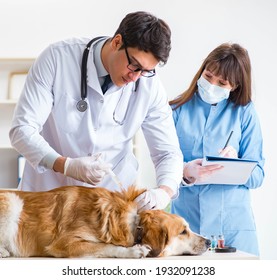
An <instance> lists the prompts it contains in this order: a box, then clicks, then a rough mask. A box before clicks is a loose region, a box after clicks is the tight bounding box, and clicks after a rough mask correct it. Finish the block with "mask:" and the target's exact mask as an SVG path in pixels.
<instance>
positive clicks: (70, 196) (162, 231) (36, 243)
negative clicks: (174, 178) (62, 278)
mask: <svg viewBox="0 0 277 280" xmlns="http://www.w3.org/2000/svg"><path fill="white" fill-rule="evenodd" d="M143 191H144V190H141V189H136V188H135V187H134V186H132V187H130V188H128V190H126V191H123V192H111V191H108V190H107V189H104V188H100V187H97V188H87V187H80V186H64V187H60V188H57V189H53V190H50V191H47V192H22V191H3V190H2V191H0V257H9V256H15V257H30V256H38V257H83V256H90V257H118V258H141V257H146V256H152V257H156V256H169V255H182V254H201V253H203V252H204V251H206V250H207V248H208V246H209V241H208V240H207V239H205V238H204V237H202V236H199V235H196V234H195V233H193V232H192V231H191V230H190V229H189V226H188V224H187V223H186V222H185V220H184V219H183V218H181V217H179V216H177V215H174V214H169V213H166V212H164V211H162V210H148V211H142V212H141V213H137V205H136V203H135V201H134V199H135V198H136V197H137V196H138V195H139V194H140V193H142V192H143Z"/></svg>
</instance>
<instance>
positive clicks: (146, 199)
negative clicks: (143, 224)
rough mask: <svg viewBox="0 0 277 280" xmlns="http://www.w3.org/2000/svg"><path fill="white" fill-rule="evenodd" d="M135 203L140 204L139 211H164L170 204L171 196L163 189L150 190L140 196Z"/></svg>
mask: <svg viewBox="0 0 277 280" xmlns="http://www.w3.org/2000/svg"><path fill="white" fill-rule="evenodd" d="M135 201H136V202H137V203H138V211H139V212H141V211H143V210H150V209H164V208H166V206H167V205H168V204H169V202H170V196H169V194H168V193H167V192H166V191H165V190H163V189H161V188H156V189H150V190H147V191H145V192H143V193H142V194H140V195H139V196H138V197H137V198H136V199H135Z"/></svg>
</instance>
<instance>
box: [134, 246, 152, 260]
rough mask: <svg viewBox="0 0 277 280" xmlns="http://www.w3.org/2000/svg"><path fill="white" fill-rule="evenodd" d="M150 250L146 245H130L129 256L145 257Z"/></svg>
mask: <svg viewBox="0 0 277 280" xmlns="http://www.w3.org/2000/svg"><path fill="white" fill-rule="evenodd" d="M150 251H151V248H150V246H148V245H135V246H133V247H130V251H129V253H130V255H129V257H130V258H135V259H140V258H145V257H146V256H147V255H148V253H149V252H150Z"/></svg>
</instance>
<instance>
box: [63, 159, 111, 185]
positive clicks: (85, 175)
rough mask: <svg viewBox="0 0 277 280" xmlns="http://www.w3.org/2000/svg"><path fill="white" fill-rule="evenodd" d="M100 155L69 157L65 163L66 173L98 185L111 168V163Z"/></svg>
mask: <svg viewBox="0 0 277 280" xmlns="http://www.w3.org/2000/svg"><path fill="white" fill-rule="evenodd" d="M100 156H101V154H97V155H92V156H90V157H80V158H67V159H66V161H65V164H64V175H66V176H69V177H71V178H73V179H76V180H79V181H82V182H85V183H88V184H91V185H97V184H98V183H99V182H101V180H102V179H103V177H104V176H105V175H106V174H107V173H108V170H109V169H110V168H111V165H110V164H108V163H105V162H103V161H102V160H100V159H99V158H100Z"/></svg>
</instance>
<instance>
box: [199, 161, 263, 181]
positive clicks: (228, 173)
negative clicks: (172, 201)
mask: <svg viewBox="0 0 277 280" xmlns="http://www.w3.org/2000/svg"><path fill="white" fill-rule="evenodd" d="M212 164H220V165H222V166H224V168H222V169H220V170H218V171H215V172H214V174H212V175H211V176H209V177H208V178H207V179H206V180H203V181H201V182H199V183H198V182H196V183H195V185H206V184H220V185H244V184H245V183H246V182H247V181H248V179H249V177H250V175H251V173H252V171H253V169H254V168H255V167H256V165H257V164H258V161H256V160H249V159H239V158H225V157H214V156H206V157H204V159H203V162H202V166H206V165H212Z"/></svg>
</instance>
